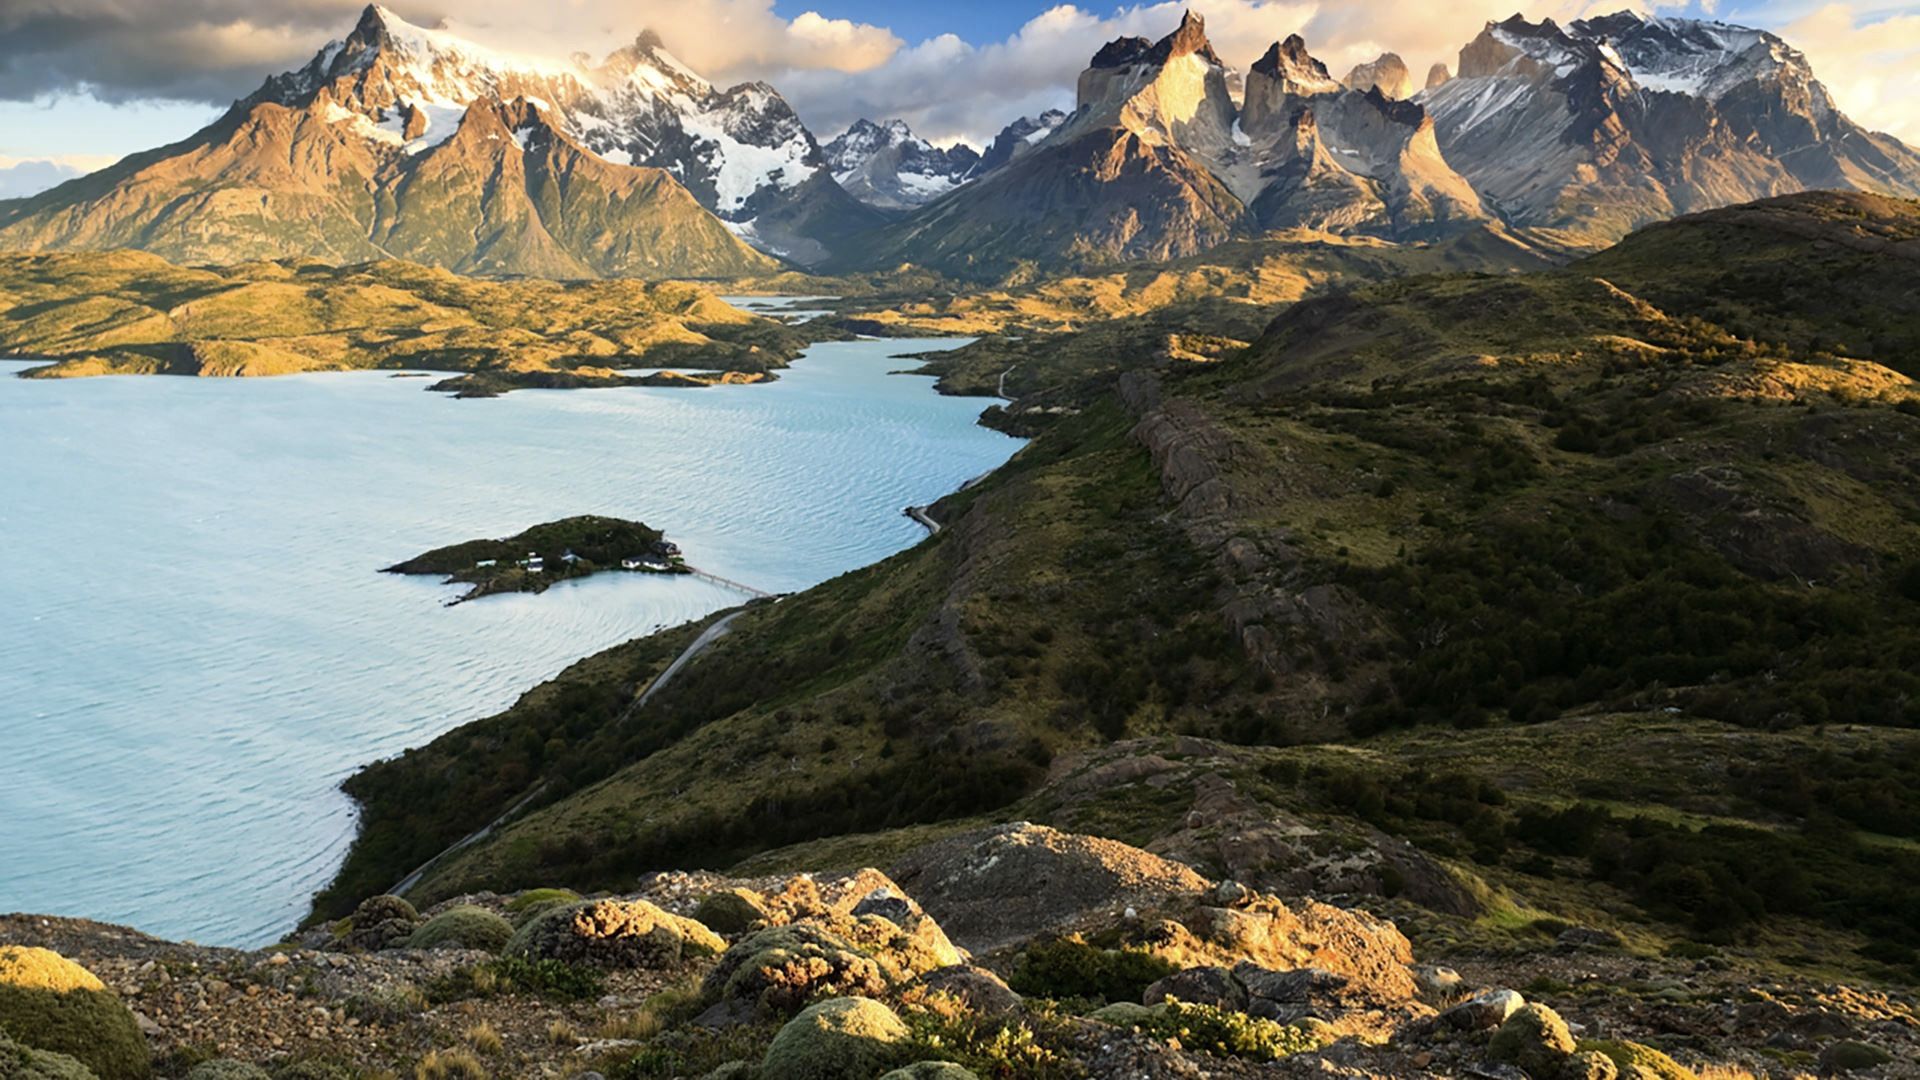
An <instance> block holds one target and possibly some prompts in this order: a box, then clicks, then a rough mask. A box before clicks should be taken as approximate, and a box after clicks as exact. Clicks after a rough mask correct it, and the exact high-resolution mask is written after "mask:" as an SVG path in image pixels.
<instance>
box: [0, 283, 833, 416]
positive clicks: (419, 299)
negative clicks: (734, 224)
mask: <svg viewBox="0 0 1920 1080" xmlns="http://www.w3.org/2000/svg"><path fill="white" fill-rule="evenodd" d="M804 344H805V340H804V339H803V338H802V337H801V335H800V334H799V333H798V332H797V331H795V330H793V329H791V328H789V327H786V326H783V325H781V324H780V323H778V322H775V321H773V320H771V319H763V318H760V317H758V316H754V315H750V314H747V313H746V312H743V311H739V310H738V309H735V308H733V307H730V306H728V305H727V304H725V303H723V302H722V301H720V300H719V299H717V298H716V297H714V295H713V294H712V293H711V291H709V290H708V289H706V288H704V287H701V286H696V285H686V284H674V283H660V284H644V283H641V282H637V281H602V282H556V281H515V282H500V281H489V280H484V279H480V278H469V277H461V276H459V275H456V274H453V273H451V272H449V271H446V270H437V269H430V268H428V267H425V266H420V265H417V264H414V263H406V262H394V261H389V262H377V263H367V264H364V265H359V266H348V267H335V266H330V265H327V264H323V263H318V262H312V261H297V260H289V261H282V262H259V263H246V264H242V265H239V266H233V267H227V268H222V269H214V268H200V267H184V266H175V265H173V264H170V263H168V262H166V261H165V260H163V259H160V258H159V257H157V256H154V255H146V254H139V253H135V252H124V251H121V252H103V253H83V254H48V255H0V354H7V355H15V356H27V357H36V358H45V359H49V360H54V361H56V363H54V364H51V365H48V366H45V367H40V368H35V369H31V371H30V372H29V374H30V375H31V376H32V377H36V378H64V377H74V376H86V375H112V374H148V375H150V374H168V375H208V376H244V375H284V374H291V373H295V372H302V371H321V370H328V371H333V370H352V369H364V368H383V369H399V368H420V369H427V370H433V371H451V372H466V373H469V374H467V375H465V376H462V378H461V379H456V380H453V381H451V382H450V383H447V384H443V385H444V386H446V388H448V389H451V390H455V391H458V392H462V393H468V394H476V393H478V394H484V393H497V392H500V391H503V390H509V389H513V388H515V387H519V386H576V385H577V386H586V385H610V386H611V385H625V384H628V383H631V382H634V381H636V380H635V379H633V378H630V377H628V376H624V375H621V374H620V373H619V369H622V368H629V367H639V366H644V367H670V366H687V367H691V368H694V369H698V370H699V371H706V372H715V373H720V372H724V373H730V374H729V375H727V376H725V377H729V378H742V377H744V378H759V377H764V376H765V375H766V374H767V373H768V372H770V371H773V370H774V369H777V368H780V367H784V366H785V365H786V363H787V362H788V361H789V360H791V359H792V358H793V357H794V356H796V355H798V353H799V350H800V349H801V348H802V347H803V346H804ZM721 377H722V376H721V375H718V374H715V375H710V376H701V375H699V374H697V372H696V374H694V375H693V376H689V377H687V378H682V379H679V380H669V381H677V382H681V383H687V384H690V385H691V384H695V383H698V382H700V381H702V380H703V379H706V380H709V381H710V380H712V379H718V378H721ZM463 380H464V381H463ZM651 381H656V382H658V381H662V380H659V379H654V380H651Z"/></svg>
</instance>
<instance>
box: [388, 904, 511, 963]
mask: <svg viewBox="0 0 1920 1080" xmlns="http://www.w3.org/2000/svg"><path fill="white" fill-rule="evenodd" d="M511 940H513V924H512V923H510V922H508V921H507V920H506V919H504V918H502V917H501V916H499V915H496V914H494V913H493V912H491V911H488V910H487V909H486V908H483V907H476V906H474V905H472V904H462V905H460V906H458V907H451V908H448V909H447V910H445V911H443V912H441V913H440V914H438V915H435V916H434V917H432V918H430V919H428V920H427V921H426V922H424V923H421V924H420V928H419V929H418V930H415V931H414V932H413V934H412V936H410V937H408V938H407V948H409V949H478V950H480V951H482V952H491V953H497V952H499V951H500V950H501V949H504V948H506V947H507V942H509V941H511Z"/></svg>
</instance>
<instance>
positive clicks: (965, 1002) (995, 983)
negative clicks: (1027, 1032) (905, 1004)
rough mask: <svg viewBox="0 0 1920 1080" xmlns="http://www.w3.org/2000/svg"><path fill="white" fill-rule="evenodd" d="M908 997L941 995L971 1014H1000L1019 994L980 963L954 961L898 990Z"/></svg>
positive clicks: (1011, 1007)
mask: <svg viewBox="0 0 1920 1080" xmlns="http://www.w3.org/2000/svg"><path fill="white" fill-rule="evenodd" d="M901 993H902V994H903V996H905V997H907V998H908V999H909V1000H916V999H922V998H924V997H925V996H926V995H942V996H945V997H947V998H949V999H951V1000H953V1001H956V1002H958V1003H959V1004H960V1006H961V1007H962V1008H964V1009H966V1011H967V1012H968V1013H971V1014H972V1015H974V1016H982V1017H986V1016H1004V1015H1006V1014H1007V1013H1010V1012H1012V1011H1013V1010H1015V1009H1017V1008H1019V1007H1020V995H1019V994H1016V993H1014V992H1013V988H1012V987H1010V986H1008V985H1007V984H1006V981H1005V980H1003V979H1001V978H1000V976H998V975H995V974H994V973H993V972H991V971H988V970H987V969H986V968H983V967H974V966H973V965H971V964H955V965H953V966H951V967H943V968H935V969H933V970H932V971H929V972H927V973H926V974H924V975H921V976H920V977H919V978H917V979H914V980H913V981H912V982H911V983H909V984H908V985H907V988H906V989H905V990H903V991H902V992H901Z"/></svg>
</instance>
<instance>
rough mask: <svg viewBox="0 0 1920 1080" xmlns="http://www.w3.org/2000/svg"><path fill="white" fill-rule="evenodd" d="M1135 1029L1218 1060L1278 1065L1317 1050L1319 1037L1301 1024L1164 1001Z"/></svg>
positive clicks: (1148, 1010) (1320, 1041)
mask: <svg viewBox="0 0 1920 1080" xmlns="http://www.w3.org/2000/svg"><path fill="white" fill-rule="evenodd" d="M1135 1026H1137V1027H1139V1028H1140V1029H1141V1030H1142V1031H1145V1032H1147V1033H1148V1034H1150V1035H1154V1036H1156V1037H1159V1038H1162V1039H1178V1040H1179V1042H1180V1045H1181V1046H1183V1047H1187V1048H1189V1049H1193V1050H1199V1051H1201V1052H1202V1053H1207V1054H1213V1055H1215V1056H1218V1057H1237V1058H1247V1059H1249V1060H1252V1061H1277V1060H1279V1059H1280V1058H1283V1057H1289V1056H1291V1055H1293V1054H1303V1053H1306V1052H1307V1051H1309V1050H1316V1049H1318V1048H1319V1047H1321V1046H1322V1045H1324V1044H1325V1043H1326V1041H1327V1040H1326V1039H1325V1038H1323V1037H1322V1036H1321V1034H1320V1033H1318V1032H1315V1031H1313V1030H1310V1029H1309V1028H1308V1027H1306V1026H1303V1025H1300V1024H1282V1023H1279V1022H1277V1021H1273V1020H1265V1019H1261V1018H1260V1017H1257V1016H1248V1015H1247V1014H1246V1013H1244V1012H1239V1011H1236V1010H1233V1009H1222V1008H1220V1007H1219V1006H1216V1005H1199V1004H1190V1003H1188V1002H1184V1001H1166V1002H1162V1003H1161V1004H1160V1005H1157V1006H1154V1007H1152V1008H1149V1009H1147V1010H1146V1015H1145V1016H1144V1017H1142V1018H1141V1019H1140V1020H1139V1021H1138V1022H1137V1024H1135Z"/></svg>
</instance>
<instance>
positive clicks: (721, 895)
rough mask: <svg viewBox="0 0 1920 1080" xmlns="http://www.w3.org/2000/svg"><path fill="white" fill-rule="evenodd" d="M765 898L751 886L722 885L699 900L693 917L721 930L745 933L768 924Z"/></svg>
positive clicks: (722, 932) (715, 929)
mask: <svg viewBox="0 0 1920 1080" xmlns="http://www.w3.org/2000/svg"><path fill="white" fill-rule="evenodd" d="M768 914H769V912H768V909H767V902H766V899H765V898H764V897H762V896H761V895H760V894H759V893H757V892H754V891H753V890H752V889H722V890H721V891H719V892H717V893H713V894H711V895H709V896H707V897H705V898H703V899H702V900H701V901H700V906H699V907H697V908H695V909H694V912H693V917H694V918H695V919H697V920H699V921H700V922H702V923H704V924H706V926H707V927H708V929H711V930H713V931H715V932H716V933H721V934H745V933H748V932H749V931H753V930H758V929H760V928H762V927H764V926H767V925H769V923H770V920H769V918H768Z"/></svg>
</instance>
